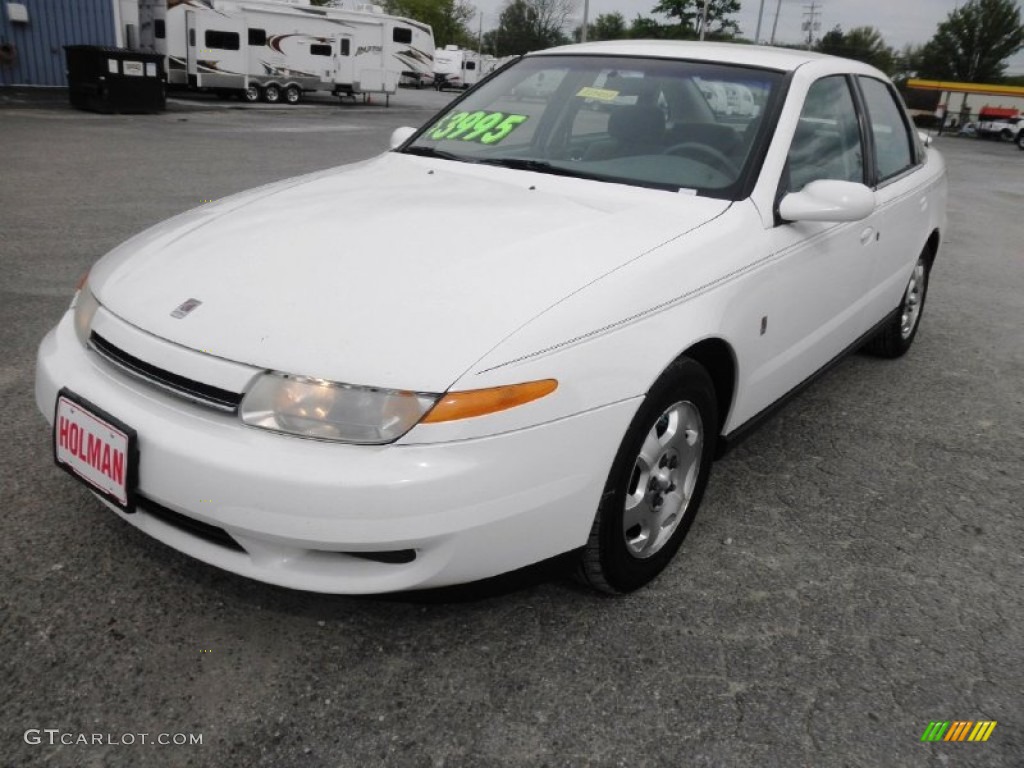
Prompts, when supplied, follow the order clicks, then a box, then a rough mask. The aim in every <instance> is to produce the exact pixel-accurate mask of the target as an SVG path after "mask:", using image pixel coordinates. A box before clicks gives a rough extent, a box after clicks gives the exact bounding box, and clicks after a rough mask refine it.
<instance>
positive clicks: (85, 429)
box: [53, 389, 138, 512]
mask: <svg viewBox="0 0 1024 768" xmlns="http://www.w3.org/2000/svg"><path fill="white" fill-rule="evenodd" d="M53 458H54V460H55V461H56V462H57V466H59V467H61V468H62V469H64V470H66V471H68V472H70V473H71V474H72V475H74V476H75V477H77V478H78V479H79V480H81V481H83V482H84V483H85V484H86V485H88V486H90V487H91V488H92V489H93V490H94V491H96V492H97V493H99V494H100V495H101V496H103V497H104V498H106V499H109V500H110V501H112V502H113V503H115V504H117V505H118V506H119V507H121V509H123V510H124V511H125V512H133V511H134V508H135V499H134V495H135V494H134V491H135V478H136V476H137V468H138V449H137V447H136V435H135V430H133V429H131V428H130V427H128V426H127V425H125V424H124V423H122V422H120V421H118V420H117V419H115V418H113V417H112V416H110V415H109V414H107V413H105V412H104V411H102V410H100V409H99V408H97V407H95V406H94V405H92V404H91V403H89V402H88V401H87V400H85V399H83V398H81V397H79V396H78V395H76V394H74V393H73V392H71V391H69V390H68V389H62V390H61V391H60V392H59V393H58V395H57V405H56V409H55V412H54V419H53Z"/></svg>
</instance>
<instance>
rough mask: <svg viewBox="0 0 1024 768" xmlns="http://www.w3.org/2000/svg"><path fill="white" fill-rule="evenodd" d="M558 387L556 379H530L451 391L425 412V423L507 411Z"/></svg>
mask: <svg viewBox="0 0 1024 768" xmlns="http://www.w3.org/2000/svg"><path fill="white" fill-rule="evenodd" d="M556 389H558V382H557V381H555V380H554V379H543V380H542V381H528V382H526V383H525V384H510V385H509V386H506V387H493V388H491V389H471V390H468V391H466V392H449V393H448V394H447V395H445V396H444V397H442V398H441V399H440V400H439V401H438V403H437V405H435V406H434V408H433V409H432V410H431V411H430V413H428V414H427V415H426V417H425V418H424V419H423V421H422V422H421V423H422V424H438V423H440V422H442V421H457V420H458V419H471V418H473V417H474V416H486V415H487V414H488V413H497V412H498V411H507V410H508V409H509V408H515V407H516V406H517V405H523V404H525V403H529V402H532V401H534V400H539V399H540V398H542V397H544V396H545V395H550V394H551V393H552V392H554V391H555V390H556Z"/></svg>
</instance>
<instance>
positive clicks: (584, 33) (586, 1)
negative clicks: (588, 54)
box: [580, 0, 590, 43]
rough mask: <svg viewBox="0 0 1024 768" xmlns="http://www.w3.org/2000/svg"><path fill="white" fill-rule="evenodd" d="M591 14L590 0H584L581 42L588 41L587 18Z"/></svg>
mask: <svg viewBox="0 0 1024 768" xmlns="http://www.w3.org/2000/svg"><path fill="white" fill-rule="evenodd" d="M589 16H590V0H583V27H582V28H581V29H580V42H581V43H585V42H587V18H588V17H589Z"/></svg>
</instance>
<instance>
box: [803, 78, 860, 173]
mask: <svg viewBox="0 0 1024 768" xmlns="http://www.w3.org/2000/svg"><path fill="white" fill-rule="evenodd" d="M788 167H789V183H788V185H787V191H789V192H799V191H800V190H801V189H803V188H804V187H805V186H806V185H807V184H809V183H811V182H812V181H818V180H820V179H835V180H837V181H856V182H859V183H861V184H863V183H864V152H863V149H862V147H861V138H860V124H859V123H858V121H857V109H856V107H855V106H854V101H853V94H852V93H850V87H849V84H848V83H847V82H846V78H845V77H843V76H842V75H837V76H834V77H825V78H822V79H821V80H819V81H818V82H816V83H815V84H814V85H812V86H811V89H810V90H809V91H808V93H807V99H806V100H805V101H804V108H803V111H802V112H801V113H800V123H799V125H797V129H796V134H795V135H794V136H793V143H792V145H790V148H789V163H788Z"/></svg>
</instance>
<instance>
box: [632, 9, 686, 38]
mask: <svg viewBox="0 0 1024 768" xmlns="http://www.w3.org/2000/svg"><path fill="white" fill-rule="evenodd" d="M678 29H679V28H678V27H677V26H675V25H673V26H671V27H670V26H666V25H665V24H659V23H658V22H657V21H655V20H654V19H652V18H651V17H650V16H641V15H640V14H637V17H636V18H635V19H633V22H632V23H631V24H630V25H629V36H630V37H631V38H633V39H634V40H662V39H665V38H671V37H674V36H675V34H674V33H675V32H676V31H678Z"/></svg>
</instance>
